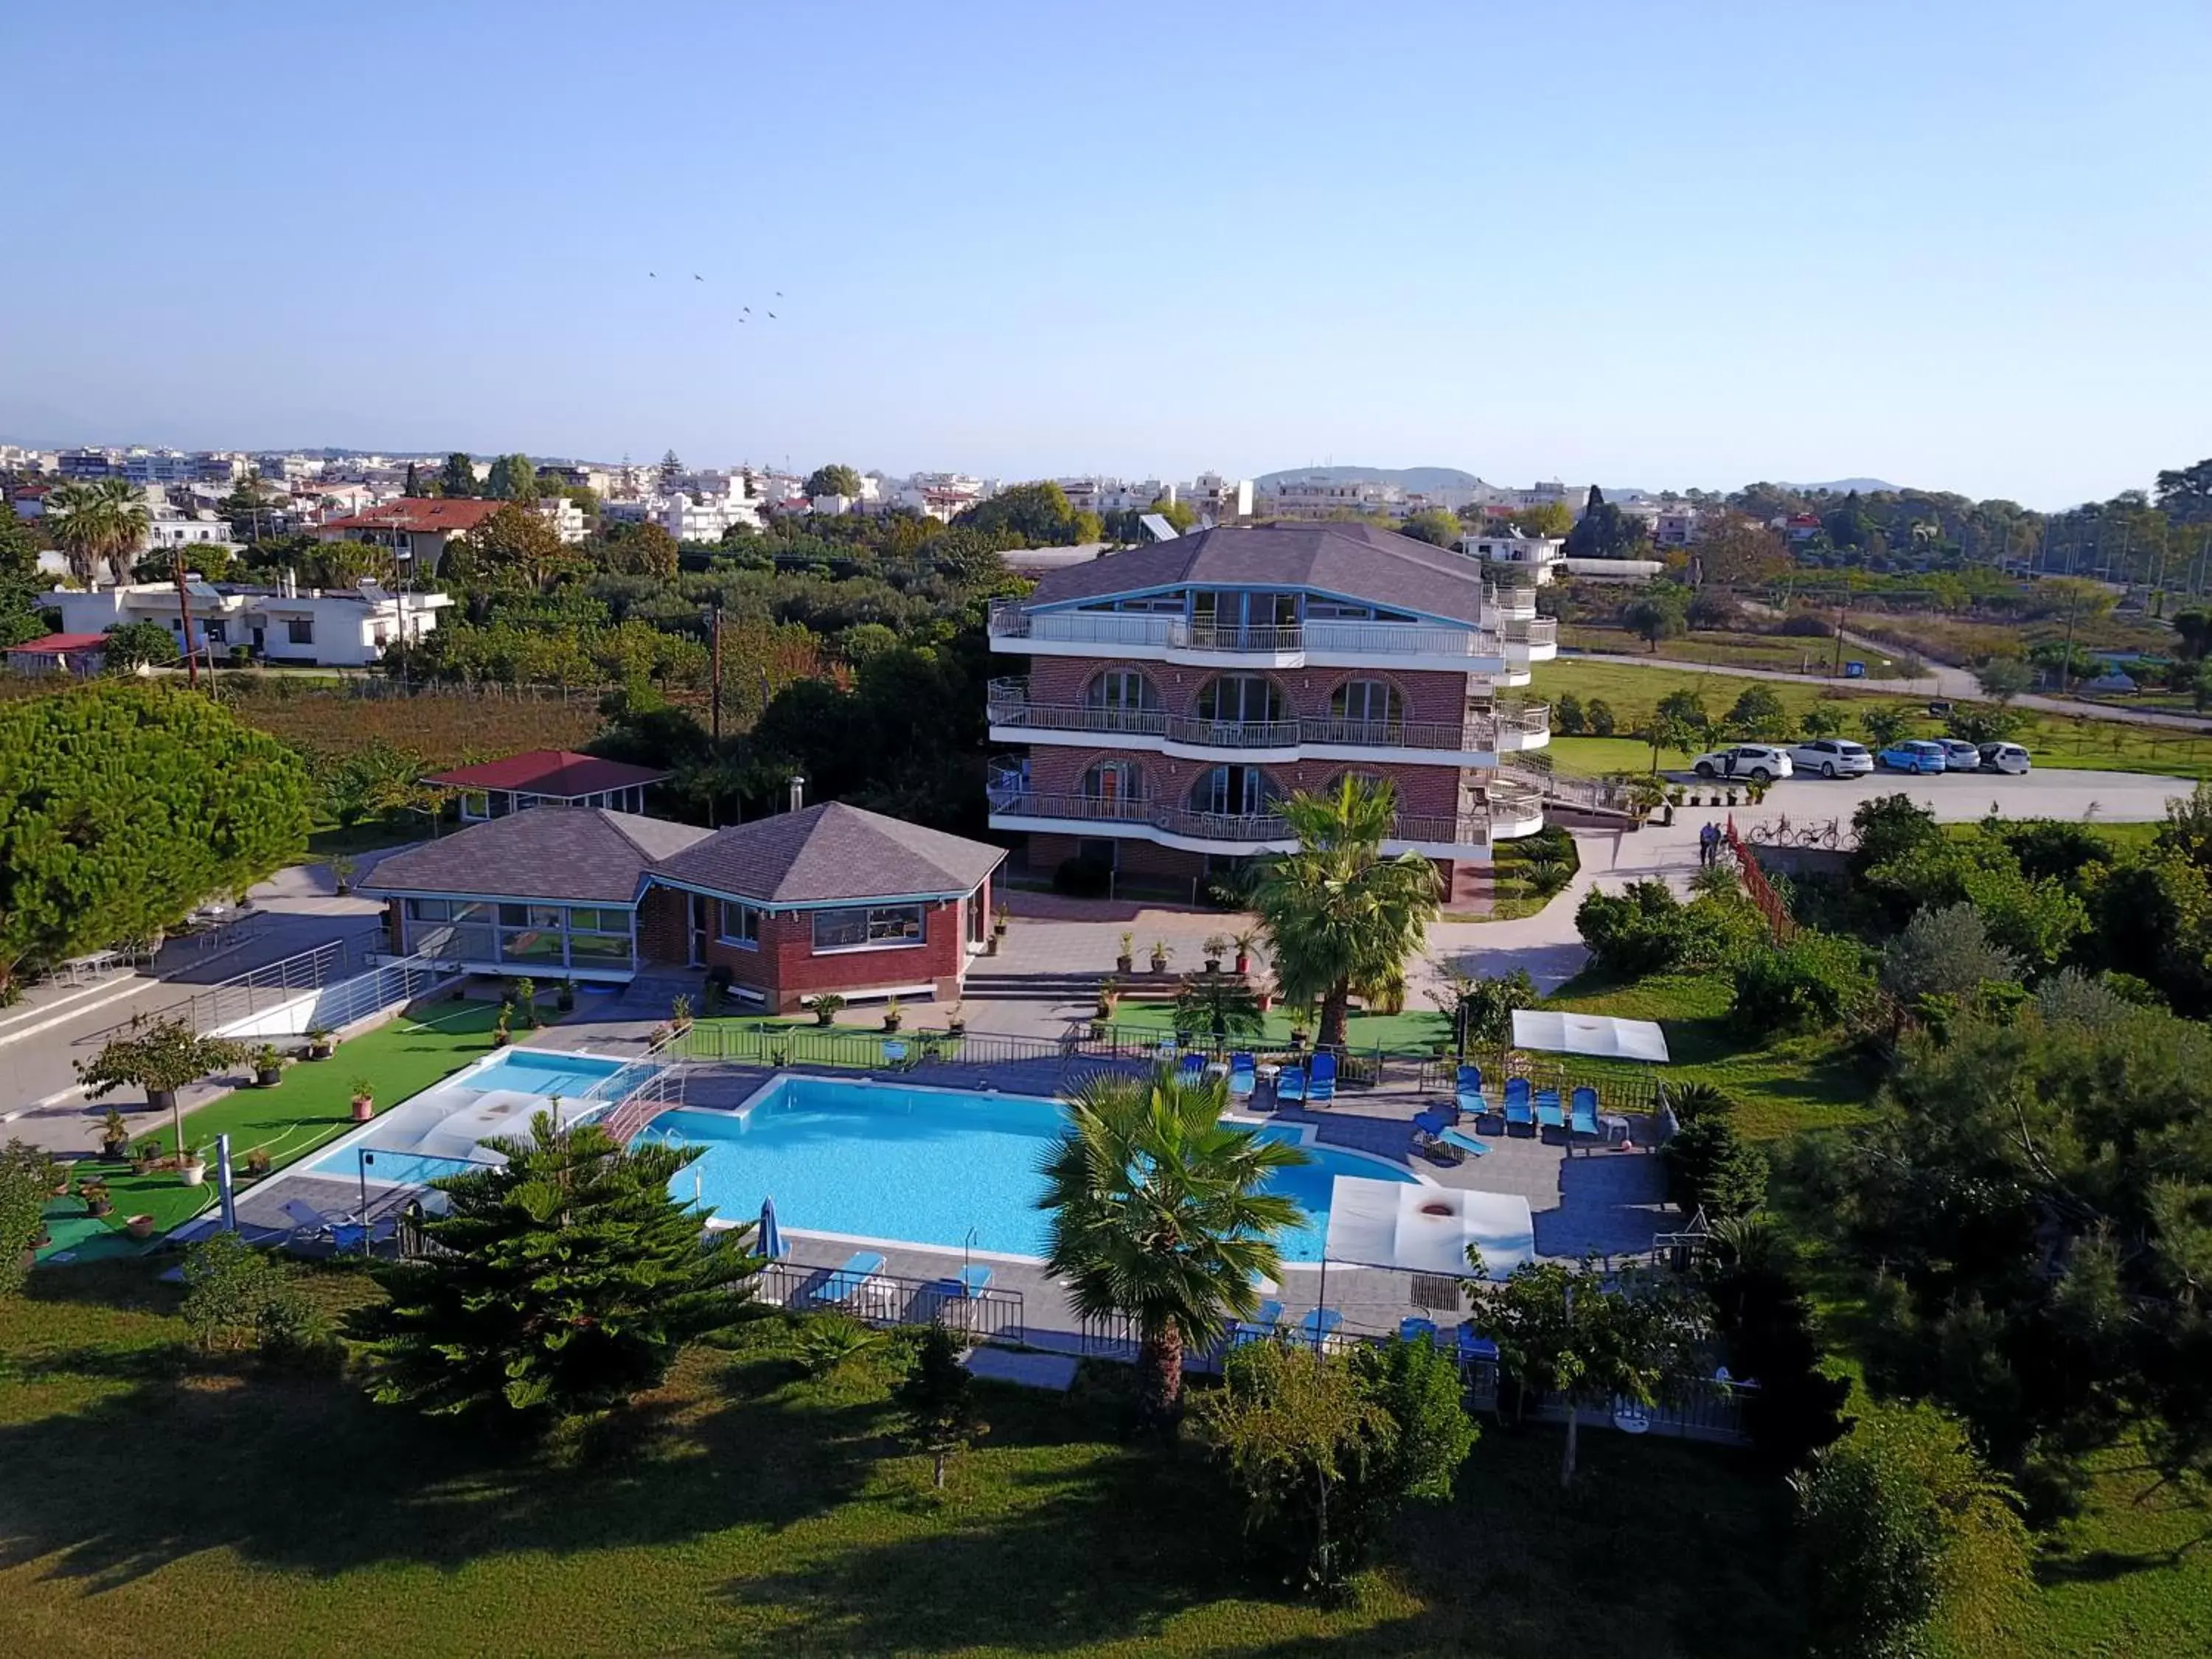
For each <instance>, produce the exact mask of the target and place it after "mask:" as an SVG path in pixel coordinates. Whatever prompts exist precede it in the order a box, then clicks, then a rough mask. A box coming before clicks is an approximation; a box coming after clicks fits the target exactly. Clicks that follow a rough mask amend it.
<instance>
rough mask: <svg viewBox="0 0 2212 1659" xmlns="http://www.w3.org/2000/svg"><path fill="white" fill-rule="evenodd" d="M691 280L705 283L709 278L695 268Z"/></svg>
mask: <svg viewBox="0 0 2212 1659" xmlns="http://www.w3.org/2000/svg"><path fill="white" fill-rule="evenodd" d="M691 280H692V281H693V282H695V283H703V282H705V281H706V280H707V279H706V278H705V277H704V276H701V275H700V274H699V273H698V272H697V271H696V270H695V271H693V272H692V273H691Z"/></svg>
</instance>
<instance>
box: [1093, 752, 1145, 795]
mask: <svg viewBox="0 0 2212 1659" xmlns="http://www.w3.org/2000/svg"><path fill="white" fill-rule="evenodd" d="M1083 795H1084V799H1086V800H1098V801H1140V800H1142V799H1144V798H1145V775H1144V774H1143V772H1141V771H1139V769H1138V768H1137V763H1135V762H1134V761H1100V762H1099V763H1098V764H1097V765H1096V766H1094V767H1092V768H1091V769H1090V770H1089V771H1087V772H1085V774H1084V775H1083Z"/></svg>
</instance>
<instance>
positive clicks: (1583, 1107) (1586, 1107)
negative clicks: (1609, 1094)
mask: <svg viewBox="0 0 2212 1659" xmlns="http://www.w3.org/2000/svg"><path fill="white" fill-rule="evenodd" d="M1567 1127H1568V1128H1569V1129H1570V1130H1571V1132H1572V1133H1576V1134H1578V1135H1596V1134H1601V1133H1604V1131H1603V1130H1602V1129H1601V1127H1599V1125H1598V1121H1597V1091H1596V1090H1595V1089H1593V1088H1590V1087H1589V1086H1588V1085H1584V1086H1583V1087H1582V1088H1579V1089H1577V1090H1576V1091H1574V1093H1573V1094H1571V1095H1570V1096H1569V1097H1567Z"/></svg>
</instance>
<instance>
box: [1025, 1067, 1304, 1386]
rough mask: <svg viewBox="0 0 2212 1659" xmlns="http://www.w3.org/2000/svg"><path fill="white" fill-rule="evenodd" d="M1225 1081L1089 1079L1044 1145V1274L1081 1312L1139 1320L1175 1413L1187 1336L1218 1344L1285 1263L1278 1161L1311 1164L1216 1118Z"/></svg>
mask: <svg viewBox="0 0 2212 1659" xmlns="http://www.w3.org/2000/svg"><path fill="white" fill-rule="evenodd" d="M1227 1101H1228V1092H1227V1089H1226V1086H1225V1083H1224V1081H1223V1079H1218V1078H1216V1079H1209V1080H1206V1081H1204V1082H1198V1081H1193V1080H1188V1079H1182V1078H1180V1077H1177V1076H1176V1075H1175V1074H1174V1073H1171V1072H1170V1071H1168V1070H1167V1069H1166V1068H1164V1067H1163V1068H1162V1069H1161V1070H1160V1072H1159V1073H1157V1074H1156V1075H1155V1076H1153V1077H1152V1078H1149V1079H1142V1078H1130V1077H1100V1078H1094V1079H1091V1081H1090V1082H1089V1083H1087V1084H1085V1085H1084V1086H1083V1087H1082V1088H1081V1089H1080V1090H1079V1091H1077V1092H1076V1096H1075V1098H1074V1101H1073V1103H1072V1104H1071V1106H1070V1115H1071V1117H1072V1119H1073V1121H1072V1122H1071V1123H1070V1124H1069V1126H1068V1129H1067V1132H1066V1134H1064V1135H1063V1136H1062V1137H1061V1138H1060V1140H1059V1141H1058V1142H1057V1143H1056V1144H1055V1145H1054V1147H1053V1150H1052V1151H1051V1152H1049V1153H1048V1154H1047V1155H1046V1158H1045V1160H1044V1163H1043V1165H1042V1173H1043V1175H1044V1177H1045V1191H1044V1195H1043V1196H1042V1197H1041V1198H1040V1199H1038V1200H1037V1207H1038V1208H1039V1209H1042V1210H1048V1211H1050V1212H1052V1228H1051V1248H1050V1249H1049V1251H1048V1254H1047V1256H1046V1261H1045V1267H1046V1271H1047V1272H1048V1273H1052V1274H1053V1275H1054V1277H1056V1278H1060V1279H1065V1280H1066V1282H1067V1285H1068V1288H1069V1292H1070V1294H1071V1296H1072V1297H1073V1301H1074V1304H1075V1308H1076V1311H1077V1312H1078V1313H1079V1314H1080V1315H1081V1316H1083V1317H1084V1318H1085V1319H1104V1318H1107V1317H1109V1316H1114V1315H1126V1316H1128V1317H1129V1318H1130V1319H1132V1320H1133V1321H1134V1322H1135V1323H1136V1327H1137V1334H1138V1340H1139V1350H1138V1356H1137V1363H1138V1369H1139V1374H1140V1376H1141V1377H1142V1379H1143V1382H1142V1385H1141V1386H1142V1399H1143V1402H1144V1408H1145V1412H1146V1415H1147V1416H1148V1417H1150V1418H1152V1419H1154V1420H1155V1421H1158V1420H1160V1419H1166V1418H1168V1417H1170V1416H1172V1415H1173V1413H1175V1411H1176V1407H1177V1405H1178V1404H1179V1403H1180V1402H1181V1400H1182V1357H1183V1351H1184V1349H1185V1347H1186V1346H1197V1347H1198V1348H1200V1350H1204V1349H1206V1348H1209V1347H1211V1346H1213V1344H1214V1343H1216V1342H1218V1341H1219V1340H1221V1338H1222V1337H1223V1336H1225V1334H1227V1333H1228V1329H1229V1326H1230V1322H1231V1321H1232V1320H1234V1319H1243V1318H1249V1316H1251V1315H1252V1313H1253V1312H1254V1311H1255V1310H1256V1308H1257V1307H1258V1305H1259V1292H1258V1291H1257V1290H1256V1289H1255V1286H1254V1280H1255V1279H1260V1278H1265V1277H1269V1276H1272V1275H1273V1274H1274V1273H1279V1272H1280V1271H1281V1267H1282V1257H1281V1255H1280V1254H1279V1252H1278V1251H1277V1250H1276V1249H1275V1245H1274V1234H1275V1233H1276V1232H1277V1231H1279V1230H1280V1229H1282V1228H1285V1227H1295V1226H1297V1225H1298V1224H1299V1223H1300V1221H1301V1220H1303V1219H1304V1211H1303V1210H1301V1209H1300V1208H1299V1207H1298V1204H1297V1200H1295V1199H1291V1198H1289V1197H1286V1196H1284V1195H1283V1194H1278V1193H1271V1192H1268V1191H1267V1190H1265V1188H1266V1187H1267V1177H1268V1176H1269V1174H1270V1173H1271V1172H1273V1170H1282V1169H1289V1168H1291V1167H1294V1166H1296V1165H1298V1164H1304V1163H1307V1162H1308V1161H1309V1159H1308V1158H1307V1155H1306V1154H1305V1153H1304V1152H1302V1151H1300V1150H1299V1149H1298V1148H1297V1146H1292V1145H1291V1143H1289V1142H1288V1141H1282V1140H1271V1139H1265V1138H1263V1137H1261V1136H1260V1135H1257V1134H1254V1133H1251V1132H1249V1131H1248V1130H1243V1129H1237V1128H1232V1127H1229V1126H1227V1125H1225V1124H1224V1123H1223V1122H1222V1121H1221V1112H1222V1109H1223V1107H1224V1106H1225V1104H1226V1103H1227Z"/></svg>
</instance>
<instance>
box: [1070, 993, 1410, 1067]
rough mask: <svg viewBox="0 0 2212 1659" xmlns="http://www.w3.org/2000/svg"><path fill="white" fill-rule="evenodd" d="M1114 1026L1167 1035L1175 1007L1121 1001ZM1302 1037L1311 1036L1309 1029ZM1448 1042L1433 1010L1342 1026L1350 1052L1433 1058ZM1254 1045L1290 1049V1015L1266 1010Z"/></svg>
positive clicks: (1357, 1017) (1357, 1019) (1358, 1016)
mask: <svg viewBox="0 0 2212 1659" xmlns="http://www.w3.org/2000/svg"><path fill="white" fill-rule="evenodd" d="M1114 1024H1115V1026H1117V1027H1118V1028H1119V1029H1121V1030H1124V1031H1132V1030H1134V1031H1158V1032H1161V1033H1162V1034H1164V1035H1165V1034H1171V1033H1172V1032H1173V1031H1174V1030H1175V1004H1174V1003H1172V1002H1138V1001H1135V1000H1126V999H1125V1000H1123V1002H1122V1004H1121V1007H1120V1008H1119V1009H1118V1010H1117V1011H1116V1012H1115V1016H1114ZM1306 1035H1307V1036H1309V1037H1310V1036H1312V1035H1313V1032H1312V1030H1311V1029H1310V1028H1309V1029H1308V1030H1307V1032H1306ZM1450 1040H1451V1021H1450V1020H1449V1019H1447V1018H1445V1017H1444V1016H1443V1014H1441V1013H1439V1012H1437V1011H1436V1010H1435V1009H1433V1008H1420V1009H1417V1008H1410V1007H1409V1008H1407V1010H1406V1012H1403V1013H1401V1014H1368V1013H1360V1012H1357V1011H1355V1012H1353V1013H1352V1016H1351V1017H1350V1018H1348V1019H1347V1020H1346V1022H1345V1042H1346V1045H1347V1046H1348V1047H1350V1048H1353V1049H1374V1048H1380V1049H1382V1050H1383V1051H1384V1052H1385V1053H1386V1054H1433V1053H1434V1052H1435V1051H1436V1048H1437V1044H1439V1043H1443V1042H1449V1041H1450ZM1257 1042H1259V1044H1260V1045H1261V1047H1263V1048H1288V1047H1290V1042H1291V1017H1290V1015H1289V1014H1288V1013H1287V1012H1285V1010H1283V1009H1281V1008H1279V1007H1277V1008H1271V1009H1269V1010H1268V1011H1267V1028H1266V1030H1264V1031H1263V1032H1262V1033H1261V1036H1259V1038H1258V1039H1257Z"/></svg>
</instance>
